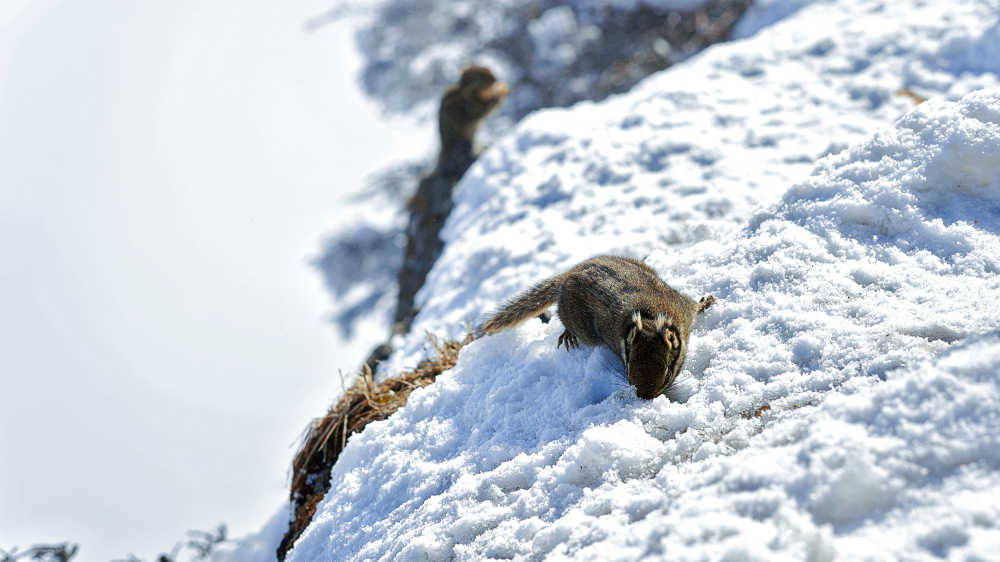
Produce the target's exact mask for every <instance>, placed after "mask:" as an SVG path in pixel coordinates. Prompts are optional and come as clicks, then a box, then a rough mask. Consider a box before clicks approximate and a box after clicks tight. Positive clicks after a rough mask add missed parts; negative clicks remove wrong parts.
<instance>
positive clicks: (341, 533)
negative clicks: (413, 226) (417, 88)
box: [289, 0, 1000, 561]
mask: <svg viewBox="0 0 1000 562" xmlns="http://www.w3.org/2000/svg"><path fill="white" fill-rule="evenodd" d="M805 4H806V3H804V2H789V3H786V4H782V3H780V2H770V3H766V5H768V6H770V7H771V8H773V9H774V10H779V11H780V10H783V11H781V12H780V13H781V14H786V15H787V14H792V15H789V16H788V17H787V19H785V20H783V21H781V22H780V23H778V24H776V25H774V26H772V27H768V28H764V29H763V30H761V31H760V32H759V33H757V34H756V35H754V36H753V37H751V38H749V39H747V40H745V41H739V42H733V43H730V44H727V45H723V46H719V47H717V48H714V49H712V50H710V51H709V52H707V53H705V54H704V55H702V56H699V57H696V58H695V59H692V60H690V61H689V62H687V63H685V64H683V65H679V66H677V67H675V68H673V69H671V70H669V71H666V72H663V73H661V74H659V75H656V76H654V77H652V78H651V79H649V80H647V81H646V82H644V83H643V84H641V85H640V86H639V87H637V88H636V89H635V90H633V91H632V92H630V93H629V94H627V95H625V96H622V97H619V98H616V99H612V100H609V101H607V102H604V103H601V104H583V105H579V106H576V107H574V108H572V109H569V110H553V111H546V112H541V113H538V114H535V115H533V116H532V117H529V118H528V119H527V120H526V122H524V123H522V125H521V126H520V127H518V129H517V130H516V131H515V132H514V133H512V134H511V135H509V136H508V137H506V138H505V139H504V140H502V141H500V142H498V143H497V144H495V145H494V146H493V147H492V148H491V149H490V150H489V151H488V152H487V153H486V154H484V155H483V156H482V157H481V158H480V160H479V161H478V162H477V164H476V165H475V166H474V167H473V168H472V169H471V170H470V171H469V173H468V174H467V176H466V178H465V179H464V180H463V182H462V183H461V184H460V186H459V189H458V191H457V193H456V207H455V210H454V211H453V214H452V216H451V217H450V218H449V221H448V224H447V226H446V229H445V232H444V237H445V242H446V247H445V252H444V254H443V255H442V257H441V259H440V260H439V261H438V263H437V265H436V266H435V268H434V270H433V271H432V272H431V275H430V276H429V278H428V282H427V284H426V285H425V287H424V289H423V290H422V292H421V293H420V294H419V295H418V303H420V304H422V305H423V310H422V313H421V315H420V316H419V317H418V319H417V322H416V324H415V325H414V329H413V331H412V334H411V335H410V336H408V337H407V338H405V339H402V340H401V341H398V342H396V343H397V344H399V345H398V346H397V347H400V348H401V350H400V351H399V352H397V353H396V354H395V355H394V356H393V357H392V358H391V359H390V361H389V362H388V364H387V365H386V367H387V368H386V369H385V370H384V371H383V373H390V374H391V373H392V372H398V371H399V370H401V369H403V368H405V367H406V366H407V365H413V364H414V363H415V362H416V360H418V359H420V358H421V357H423V356H424V355H425V354H426V349H425V342H424V341H423V338H424V336H423V334H424V333H425V331H430V332H432V333H435V334H438V335H447V336H450V337H461V336H462V335H463V334H464V332H465V330H466V329H467V328H468V327H469V326H470V325H471V324H472V323H474V322H475V321H476V319H477V318H479V317H481V315H482V314H483V313H484V312H486V311H488V310H489V309H490V308H491V307H493V306H495V305H496V304H497V303H499V302H502V301H503V300H504V299H506V298H508V297H510V296H512V295H513V294H515V293H516V292H517V291H520V290H522V289H524V288H526V287H528V286H530V285H531V284H532V283H534V282H535V281H538V280H540V279H542V278H544V277H547V276H550V275H552V274H555V273H558V272H560V271H562V270H564V269H567V268H568V267H570V266H572V265H573V264H575V263H576V262H578V261H581V260H582V259H585V258H587V257H590V256H592V255H595V254H598V253H625V254H629V255H634V256H637V257H641V258H644V259H645V261H646V262H647V263H649V264H650V265H651V266H653V267H654V268H656V269H657V270H658V271H659V272H660V274H661V276H662V277H663V278H664V279H665V280H667V281H668V283H670V284H671V285H672V286H673V287H675V288H676V289H678V290H680V291H682V292H684V293H686V294H688V295H689V296H692V297H694V298H699V297H701V296H703V295H706V294H713V295H714V296H715V297H716V298H717V299H718V302H717V303H716V305H715V306H713V307H712V308H710V309H709V310H708V311H706V312H705V313H704V314H703V315H702V316H701V317H700V319H699V321H698V322H697V323H696V326H695V330H694V332H693V333H692V338H691V341H690V348H689V352H688V359H687V363H686V365H685V368H684V370H683V371H682V380H681V382H680V383H679V385H678V388H677V389H676V392H675V393H674V394H675V397H676V398H678V399H679V401H671V400H668V399H667V398H666V397H659V398H657V399H655V400H650V401H645V400H639V399H637V398H636V397H635V395H634V392H633V391H632V390H631V388H630V387H629V386H628V384H627V383H626V382H625V380H624V377H623V376H622V374H621V366H620V364H619V362H618V360H617V359H616V358H615V356H614V355H613V354H612V353H610V352H608V351H606V350H603V349H597V348H583V349H576V350H573V351H565V350H561V349H557V348H556V339H557V337H558V335H559V333H560V332H561V331H562V326H561V325H560V324H559V322H558V320H554V321H552V322H550V323H549V324H542V323H541V322H538V321H529V322H527V323H525V324H523V325H521V326H519V327H517V328H514V329H511V330H508V331H505V332H501V333H500V334H497V335H495V336H489V337H486V338H483V339H480V340H478V341H476V342H474V343H472V344H469V345H468V346H466V347H465V348H464V349H463V350H462V352H461V357H460V360H459V362H458V364H457V365H456V366H455V367H454V368H453V369H452V370H451V371H450V372H448V373H446V374H444V375H442V376H441V377H439V378H438V380H437V382H436V383H435V384H433V385H431V386H429V387H427V388H424V389H420V390H417V391H414V392H413V393H412V394H411V396H410V399H409V403H408V404H407V405H406V407H405V408H403V409H401V410H400V411H399V412H397V413H396V414H395V415H393V416H392V417H391V418H389V419H388V420H386V421H383V422H377V423H373V424H371V425H369V426H368V427H367V429H366V430H365V431H364V432H363V433H361V434H359V435H356V436H354V437H352V439H351V441H350V442H349V444H348V446H347V448H346V449H345V450H344V452H343V453H342V454H341V456H340V459H339V460H338V462H337V464H336V465H335V466H334V468H333V471H332V488H331V491H330V493H329V494H328V495H327V497H326V498H325V499H324V500H323V501H322V502H321V503H320V504H319V506H318V509H317V513H316V516H315V517H314V519H313V523H312V525H311V526H310V527H309V528H308V529H307V530H306V532H305V533H304V534H303V535H302V537H301V538H300V539H299V541H298V542H297V544H296V546H295V548H294V550H292V551H291V553H290V554H289V559H290V560H299V561H305V560H321V559H326V560H329V559H335V560H341V559H355V560H369V559H374V560H428V559H429V560H443V559H444V560H447V559H457V560H478V559H488V558H502V559H518V560H535V559H572V560H635V559H651V560H657V559H662V560H688V559H730V560H774V559H776V558H778V559H795V560H801V559H811V560H833V559H836V558H847V559H858V558H862V557H870V558H873V559H913V558H916V559H923V558H933V557H945V558H951V559H963V560H964V559H969V560H974V559H983V560H985V559H989V558H990V557H992V556H995V553H996V552H997V550H998V548H1000V507H998V506H997V504H996V502H995V501H992V498H995V497H998V494H1000V442H998V441H1000V437H998V434H997V432H996V428H997V426H998V423H1000V381H998V378H997V376H996V375H997V373H998V371H1000V305H998V303H1000V276H998V272H1000V88H995V87H993V88H985V89H981V88H983V87H990V86H995V85H996V84H997V74H996V72H997V71H998V70H1000V57H997V56H995V55H996V54H997V53H998V52H1000V34H998V33H1000V32H998V29H1000V27H998V26H997V23H996V22H997V14H998V12H997V6H996V5H995V3H993V2H986V1H982V2H974V1H964V2H948V3H943V2H919V1H916V0H912V1H895V2H876V1H862V0H843V1H841V2H823V3H814V4H810V5H805ZM791 8H801V9H798V10H797V11H795V10H793V9H791ZM776 13H778V12H776ZM755 14H756V15H754V17H756V18H758V20H757V21H763V22H767V21H770V20H769V19H768V15H767V13H764V12H757V13H755ZM775 19H776V18H775ZM903 89H905V90H908V91H910V92H914V93H916V94H917V95H918V96H923V97H932V98H933V99H931V100H930V101H927V102H925V103H923V104H920V105H918V106H916V107H914V103H915V102H914V99H913V98H912V97H911V96H909V95H901V94H898V93H897V92H898V91H899V90H903ZM970 92H971V93H970Z"/></svg>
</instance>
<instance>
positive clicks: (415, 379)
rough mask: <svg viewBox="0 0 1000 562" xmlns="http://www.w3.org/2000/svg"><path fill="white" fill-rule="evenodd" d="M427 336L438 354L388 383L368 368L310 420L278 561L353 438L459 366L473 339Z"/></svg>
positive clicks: (324, 490)
mask: <svg viewBox="0 0 1000 562" xmlns="http://www.w3.org/2000/svg"><path fill="white" fill-rule="evenodd" d="M427 338H428V339H429V340H430V342H431V344H432V345H433V346H434V349H435V350H436V351H437V357H435V358H434V359H426V360H424V361H421V362H420V364H419V365H417V368H416V369H414V370H412V371H407V372H404V373H401V374H400V375H399V376H396V377H392V378H389V379H386V380H385V381H383V382H375V380H374V378H373V377H372V371H371V369H370V368H368V366H367V365H365V366H363V367H362V369H361V373H360V374H359V375H358V377H357V379H356V380H355V381H354V384H352V385H351V387H350V388H348V389H347V390H345V391H344V394H343V395H342V396H341V397H340V400H338V401H337V403H336V404H335V405H334V406H333V408H331V409H330V411H329V412H328V413H327V414H326V415H325V416H323V417H321V418H316V419H314V420H312V422H311V423H310V424H309V428H308V429H307V430H306V432H305V438H304V439H303V441H302V446H301V447H300V448H299V451H298V453H296V454H295V458H294V460H293V461H292V485H291V491H290V500H291V502H292V504H293V506H294V508H295V517H294V519H293V521H292V522H291V523H290V524H289V528H288V532H287V533H286V534H285V537H284V538H283V539H282V541H281V544H280V545H279V547H278V559H279V560H284V558H285V554H286V553H287V552H288V550H289V549H291V547H292V545H293V544H295V540H296V539H298V537H299V535H301V534H302V531H304V530H305V528H306V527H307V526H308V525H309V522H310V521H311V520H312V517H313V514H314V513H315V512H316V506H317V504H319V502H320V500H322V499H323V497H324V496H325V495H326V493H327V491H329V490H330V469H331V468H332V467H333V465H334V463H336V462H337V458H338V457H339V456H340V452H341V451H343V450H344V447H346V446H347V440H348V437H349V436H350V435H352V434H355V433H359V432H361V430H363V429H364V428H365V426H366V425H368V424H369V423H371V422H373V421H379V420H384V419H386V418H388V417H389V416H391V415H392V414H393V413H394V412H395V411H396V410H398V409H400V408H401V407H403V406H404V405H405V404H406V400H407V399H408V398H409V396H410V393H411V392H413V391H414V390H416V389H418V388H422V387H425V386H427V385H429V384H431V383H433V382H434V381H435V379H437V377H438V375H440V374H441V373H443V372H445V371H447V370H448V369H450V368H452V367H454V366H455V363H456V362H458V353H459V350H461V349H462V346H464V345H465V344H466V343H468V342H469V341H471V338H466V339H465V340H464V341H461V342H458V341H454V340H448V341H444V342H441V341H440V340H438V339H437V338H436V337H435V336H433V335H432V334H427Z"/></svg>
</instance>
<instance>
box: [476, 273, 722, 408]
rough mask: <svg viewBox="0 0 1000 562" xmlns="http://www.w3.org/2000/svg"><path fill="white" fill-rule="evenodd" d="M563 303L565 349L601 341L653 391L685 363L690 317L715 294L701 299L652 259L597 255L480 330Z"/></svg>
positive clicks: (643, 390) (646, 393) (642, 393)
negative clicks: (674, 283) (667, 279)
mask: <svg viewBox="0 0 1000 562" xmlns="http://www.w3.org/2000/svg"><path fill="white" fill-rule="evenodd" d="M556 302H558V306H559V308H558V314H559V319H560V320H562V323H563V326H565V331H563V333H562V335H560V336H559V342H558V345H565V346H566V349H570V348H573V347H578V346H580V345H581V344H582V345H591V346H596V345H603V346H604V347H607V348H608V349H610V350H611V351H613V352H614V353H615V355H617V356H618V357H619V358H620V359H621V360H622V364H623V365H624V366H625V375H626V377H627V378H628V380H629V382H630V383H632V384H633V385H634V386H635V388H636V394H638V395H639V397H640V398H655V397H656V396H658V395H660V394H662V393H664V392H666V391H667V390H668V389H669V388H670V386H671V385H672V384H673V382H674V379H676V377H677V373H679V372H680V370H681V366H682V365H683V364H684V358H685V356H686V353H687V341H688V336H689V335H690V334H691V324H693V323H694V319H695V317H696V316H697V315H698V313H700V312H701V311H703V310H705V309H706V308H708V307H709V306H711V305H712V303H714V302H715V298H714V297H712V296H711V295H709V296H707V297H704V298H702V299H701V301H698V302H695V301H694V300H693V299H691V298H689V297H687V296H685V295H682V294H681V293H678V292H677V291H675V290H673V289H672V288H670V287H669V286H668V285H667V284H666V283H664V282H663V280H662V279H660V278H659V276H658V275H657V274H656V271H655V270H653V268H651V267H649V266H648V265H646V264H644V263H642V262H639V261H636V260H634V259H631V258H625V257H619V256H597V257H594V258H591V259H589V260H587V261H585V262H583V263H580V264H578V265H576V266H574V267H573V268H571V269H570V270H569V271H567V272H565V273H562V274H560V275H556V276H555V277H552V278H550V279H547V280H545V281H542V282H541V283H539V284H538V285H536V286H534V287H533V288H531V289H529V290H527V291H525V292H524V293H523V294H521V295H520V296H518V297H516V298H514V299H513V300H511V301H510V302H508V303H507V304H505V305H504V306H502V307H500V309H499V310H497V311H496V312H495V313H494V314H493V315H492V316H491V317H490V318H489V319H487V320H486V321H485V322H484V323H483V324H482V325H481V326H480V327H479V330H478V331H477V333H478V335H480V336H482V335H485V334H492V333H495V332H498V331H500V330H503V329H505V328H509V327H511V326H514V325H516V324H519V323H521V322H523V321H525V320H528V319H529V318H533V317H535V316H537V315H538V314H540V313H541V312H542V311H544V310H545V309H546V308H547V307H549V306H550V305H552V303H556Z"/></svg>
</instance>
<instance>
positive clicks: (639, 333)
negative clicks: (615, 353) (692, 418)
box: [619, 311, 686, 399]
mask: <svg viewBox="0 0 1000 562" xmlns="http://www.w3.org/2000/svg"><path fill="white" fill-rule="evenodd" d="M624 334H625V337H624V338H623V339H622V340H621V342H620V345H619V351H620V353H621V358H622V361H623V362H624V363H625V375H626V377H628V382H630V383H632V385H633V386H635V391H636V394H638V395H639V398H646V399H652V398H656V397H657V396H659V395H660V394H662V393H663V392H665V391H666V390H667V389H668V388H670V385H671V384H673V382H674V379H675V378H676V377H677V373H678V372H679V371H680V370H681V365H682V364H683V363H684V354H685V351H686V350H685V343H684V338H683V337H681V332H680V330H679V329H678V328H677V326H676V325H674V320H673V319H672V318H670V317H669V316H667V315H665V314H657V315H656V316H654V317H647V318H646V319H643V317H642V314H641V313H640V312H639V311H635V312H633V313H632V315H631V316H630V317H629V319H628V320H627V321H626V326H625V330H624Z"/></svg>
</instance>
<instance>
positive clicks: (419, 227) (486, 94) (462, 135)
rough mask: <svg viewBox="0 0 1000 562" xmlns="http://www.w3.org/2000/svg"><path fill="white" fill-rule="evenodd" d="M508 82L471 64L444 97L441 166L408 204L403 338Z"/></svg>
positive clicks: (400, 310)
mask: <svg viewBox="0 0 1000 562" xmlns="http://www.w3.org/2000/svg"><path fill="white" fill-rule="evenodd" d="M508 92H509V89H508V87H507V85H506V84H504V83H503V82H500V81H499V80H497V79H496V77H495V76H494V75H493V73H492V72H491V71H490V69H488V68H486V67H485V66H470V67H468V68H466V69H465V70H464V71H462V76H461V78H459V80H458V83H457V84H454V85H452V86H451V87H450V88H448V90H447V91H446V92H445V93H444V95H443V96H442V97H441V107H440V110H439V111H438V133H439V135H440V137H441V152H440V153H439V154H438V160H437V165H436V167H435V168H434V171H433V172H431V174H430V175H428V176H426V177H424V178H423V179H422V180H421V181H420V185H419V186H418V187H417V192H416V193H415V194H414V195H413V197H412V198H411V199H410V201H409V203H407V208H408V209H409V211H410V220H409V224H408V225H407V227H406V249H405V250H404V253H403V265H402V267H400V270H399V275H398V282H399V296H398V297H397V302H396V314H395V317H394V318H393V329H392V332H393V333H394V334H396V333H402V334H405V333H407V332H409V330H410V324H411V323H412V322H413V318H414V317H415V316H416V314H417V310H416V308H415V307H414V303H413V297H414V296H415V295H416V293H417V291H418V290H419V289H420V287H422V286H423V284H424V280H425V279H426V278H427V273H428V272H429V271H430V269H431V266H433V265H434V262H435V260H437V258H438V256H439V255H440V254H441V249H442V248H443V247H444V243H443V242H441V239H440V238H439V234H440V232H441V227H443V226H444V221H445V219H447V218H448V214H449V213H450V212H451V206H452V201H451V192H452V189H453V188H454V187H455V184H457V183H458V180H460V179H461V178H462V175H463V174H465V171H466V170H468V169H469V166H471V165H472V163H473V162H475V160H476V152H475V147H474V139H475V135H476V130H477V129H478V128H479V125H480V123H482V121H483V119H485V118H486V116H487V115H489V113H490V112H491V111H493V110H494V109H496V107H497V106H498V105H500V102H502V101H503V99H504V98H505V97H506V96H507V94H508Z"/></svg>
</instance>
